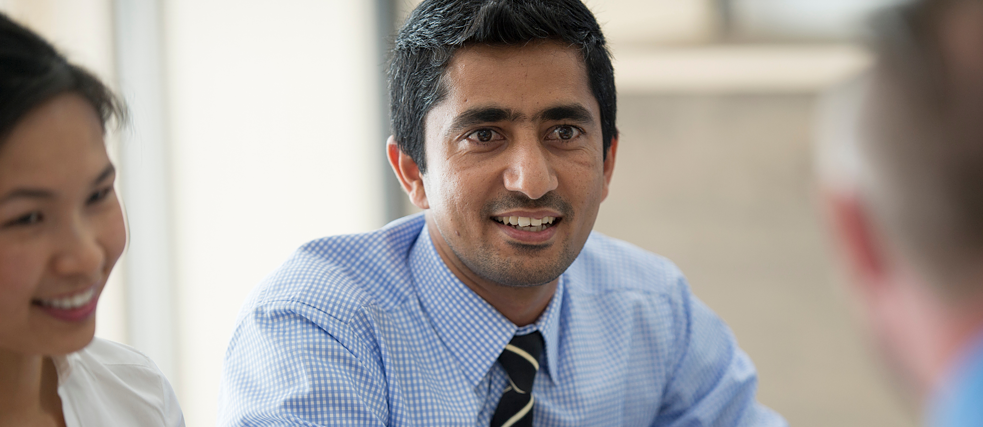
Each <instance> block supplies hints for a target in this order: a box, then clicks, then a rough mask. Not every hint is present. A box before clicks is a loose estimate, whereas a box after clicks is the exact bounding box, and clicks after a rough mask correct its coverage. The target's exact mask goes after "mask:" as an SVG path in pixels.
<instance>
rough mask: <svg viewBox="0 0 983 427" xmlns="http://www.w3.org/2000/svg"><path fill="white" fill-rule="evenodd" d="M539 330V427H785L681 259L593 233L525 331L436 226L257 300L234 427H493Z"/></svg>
mask: <svg viewBox="0 0 983 427" xmlns="http://www.w3.org/2000/svg"><path fill="white" fill-rule="evenodd" d="M533 330H538V331H539V332H540V333H542V335H543V339H544V342H545V347H546V348H545V351H544V352H543V356H542V358H541V361H540V362H541V366H542V367H541V368H540V370H539V372H538V373H537V376H536V380H535V388H534V390H533V395H534V397H535V399H536V406H535V408H534V413H533V417H534V425H536V426H544V427H545V426H785V425H786V423H785V421H784V420H783V419H782V418H781V417H780V416H779V415H777V414H776V413H774V412H772V411H771V410H769V409H767V408H765V407H764V406H762V405H760V404H759V403H757V401H756V400H755V390H756V388H757V375H756V373H755V369H754V365H753V364H752V363H751V361H750V359H749V358H748V357H747V355H746V354H745V353H744V352H743V351H741V350H740V349H739V348H738V347H737V344H736V343H735V341H734V337H733V335H732V334H731V332H730V331H729V330H728V328H727V326H726V325H725V324H724V323H723V322H722V321H721V320H720V318H718V317H717V316H716V315H715V314H714V313H713V312H711V311H710V309H709V308H707V307H706V306H705V305H704V304H703V303H701V302H700V301H699V300H697V299H696V298H695V297H694V296H693V295H692V294H691V293H690V291H689V288H688V286H687V284H686V281H685V279H684V278H683V276H682V274H681V273H680V272H679V270H678V269H677V268H676V267H675V266H674V265H673V264H672V263H670V262H669V261H668V260H666V259H664V258H661V257H659V256H656V255H653V254H651V253H648V252H645V251H643V250H641V249H639V248H636V247H634V246H631V245H629V244H627V243H624V242H621V241H618V240H614V239H611V238H608V237H605V236H602V235H600V234H598V233H593V234H592V235H591V237H590V238H589V239H588V240H587V243H586V245H585V246H584V249H583V251H581V253H580V255H579V256H578V257H577V259H576V261H574V263H573V264H572V265H571V266H570V268H568V269H567V271H566V272H565V273H563V275H562V276H560V280H559V285H558V286H557V290H556V294H555V295H554V297H553V299H552V300H551V302H550V304H549V305H548V306H547V308H546V311H545V312H544V313H543V314H542V316H540V318H539V320H538V321H537V322H536V323H534V324H531V325H527V326H523V327H517V326H516V325H514V324H513V323H512V322H510V321H509V320H508V319H506V318H505V317H504V316H502V314H501V313H499V312H498V311H496V310H495V309H494V308H493V307H492V306H491V305H489V304H488V303H487V302H485V301H484V300H483V299H481V297H479V296H478V295H477V294H475V293H474V292H472V291H471V290H470V289H469V288H468V287H467V286H466V285H465V284H464V283H462V282H461V281H460V280H458V279H457V278H456V277H455V276H454V274H453V273H451V271H450V270H448V269H447V267H446V265H444V263H443V262H442V260H441V259H440V256H439V255H438V254H437V252H436V250H435V249H434V246H433V242H432V241H431V240H430V237H429V233H428V232H427V228H426V226H425V224H424V218H423V216H422V215H415V216H411V217H407V218H403V219H401V220H398V221H395V222H393V223H391V224H389V225H387V226H386V227H384V228H382V229H380V230H378V231H374V232H371V233H366V234H356V235H347V236H334V237H328V238H324V239H320V240H315V241H313V242H310V243H308V244H306V245H304V246H303V247H301V248H300V249H299V250H297V252H296V253H294V254H293V256H291V258H290V259H289V260H287V262H286V263H284V264H283V265H282V266H281V267H280V268H279V269H277V270H276V271H274V272H273V273H272V274H271V275H270V276H268V277H267V278H266V279H265V280H264V281H263V282H262V283H261V284H260V285H259V286H258V287H257V288H256V289H255V290H254V291H253V292H252V294H251V295H250V297H249V298H248V299H247V300H246V302H245V304H244V306H243V308H242V311H241V312H240V314H239V318H238V320H237V322H236V328H235V332H234V334H233V336H232V339H231V341H230V343H229V348H228V352H227V353H226V357H225V364H224V368H223V371H222V385H221V391H220V397H219V425H221V426H241V425H250V426H288V425H289V426H298V425H301V426H335V425H358V426H487V425H488V423H489V421H490V420H491V416H492V414H493V413H494V411H495V406H496V404H497V403H498V399H499V397H501V395H502V393H503V391H504V390H505V388H506V386H507V383H508V380H507V377H506V374H505V371H504V370H503V369H502V367H501V366H500V365H499V364H498V363H497V361H496V360H497V358H498V355H499V354H500V353H501V352H502V350H503V349H504V348H505V345H506V344H508V342H509V340H510V339H511V338H512V336H513V335H515V334H525V333H529V332H531V331H533Z"/></svg>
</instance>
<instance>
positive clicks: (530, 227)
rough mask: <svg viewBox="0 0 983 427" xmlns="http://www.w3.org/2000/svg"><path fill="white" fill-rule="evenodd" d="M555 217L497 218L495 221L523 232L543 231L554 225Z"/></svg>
mask: <svg viewBox="0 0 983 427" xmlns="http://www.w3.org/2000/svg"><path fill="white" fill-rule="evenodd" d="M555 220H556V218H555V217H551V216H547V217H543V218H530V217H526V216H496V217H495V221H498V222H500V223H502V224H505V225H511V226H512V227H515V228H516V229H518V230H522V231H543V230H545V229H546V228H548V227H549V226H551V225H553V221H555Z"/></svg>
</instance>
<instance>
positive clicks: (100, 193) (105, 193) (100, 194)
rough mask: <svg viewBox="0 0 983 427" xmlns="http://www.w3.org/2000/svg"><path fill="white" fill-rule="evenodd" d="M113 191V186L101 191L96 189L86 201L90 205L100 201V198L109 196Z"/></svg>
mask: <svg viewBox="0 0 983 427" xmlns="http://www.w3.org/2000/svg"><path fill="white" fill-rule="evenodd" d="M112 191H113V187H106V188H103V189H101V190H99V191H96V192H95V193H92V195H91V196H89V200H86V203H87V204H90V205H91V204H93V203H98V202H99V201H100V200H102V199H105V198H106V196H108V195H109V193H110V192H112Z"/></svg>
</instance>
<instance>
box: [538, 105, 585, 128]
mask: <svg viewBox="0 0 983 427" xmlns="http://www.w3.org/2000/svg"><path fill="white" fill-rule="evenodd" d="M533 119H534V120H544V121H561V120H570V121H574V122H578V123H585V124H589V123H593V122H594V116H592V115H591V114H590V111H589V110H587V109H586V108H584V106H582V105H579V104H570V105H560V106H556V107H550V108H547V109H545V110H543V111H540V112H539V113H538V114H536V116H535V117H533Z"/></svg>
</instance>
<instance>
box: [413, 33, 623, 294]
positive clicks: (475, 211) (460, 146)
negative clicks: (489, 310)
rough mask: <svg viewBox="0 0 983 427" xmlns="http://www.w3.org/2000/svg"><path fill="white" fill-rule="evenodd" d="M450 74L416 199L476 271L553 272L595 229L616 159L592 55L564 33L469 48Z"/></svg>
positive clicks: (529, 275)
mask: <svg viewBox="0 0 983 427" xmlns="http://www.w3.org/2000/svg"><path fill="white" fill-rule="evenodd" d="M443 83H444V85H445V87H446V89H447V96H446V98H445V99H444V100H443V101H441V102H440V103H439V104H437V105H436V106H434V107H433V109H432V110H431V111H430V112H429V113H428V115H427V116H426V121H425V128H426V133H425V138H426V142H425V144H426V156H427V172H426V174H425V175H424V176H423V178H422V180H423V189H424V193H425V194H423V195H422V197H420V198H417V199H415V201H416V202H417V204H418V205H422V206H421V207H425V208H429V212H428V214H427V220H428V224H430V227H431V234H432V236H433V238H434V243H435V245H436V246H437V249H438V252H440V254H441V256H442V257H443V259H444V261H445V262H448V263H449V264H450V265H451V268H452V269H453V270H455V272H457V273H458V274H459V275H460V274H463V275H465V276H468V277H467V279H471V281H477V282H483V281H484V282H491V283H493V284H498V285H504V286H510V287H524V286H535V285H542V284H546V283H550V282H552V281H553V280H555V279H556V278H557V277H559V275H560V274H561V273H563V271H565V270H566V269H567V267H569V266H570V264H571V263H572V262H573V261H574V259H575V258H576V257H577V255H578V254H579V253H580V250H581V249H582V248H583V245H584V242H585V241H586V240H587V237H588V236H589V235H590V231H591V228H592V227H593V225H594V220H595V218H596V217H597V210H598V206H599V205H600V203H601V201H602V200H604V198H605V197H606V196H607V190H608V183H609V182H610V179H611V173H612V171H613V169H614V157H615V156H614V155H615V150H616V147H617V141H614V143H613V144H612V149H611V150H610V152H609V153H608V156H607V160H605V159H604V152H603V144H602V138H601V122H600V109H599V106H598V103H597V101H596V100H595V98H594V96H593V94H592V92H591V90H590V86H589V82H588V79H587V73H586V67H585V65H584V63H583V59H582V56H581V53H580V52H579V51H578V50H577V49H575V48H572V47H569V46H567V45H564V44H560V43H557V42H552V41H549V42H536V43H529V44H527V45H524V46H519V47H516V46H488V45H478V46H469V47H465V48H462V49H460V50H459V51H458V52H457V53H456V54H455V55H454V58H453V59H452V60H451V62H450V64H449V65H448V68H447V71H446V73H445V76H444V80H443ZM465 281H466V282H468V281H469V280H465Z"/></svg>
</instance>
